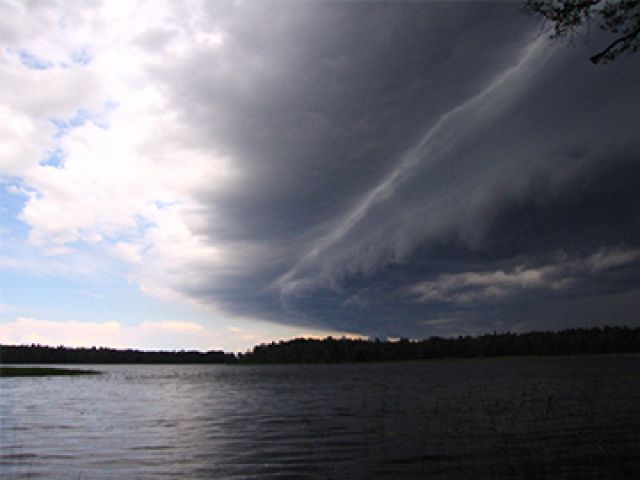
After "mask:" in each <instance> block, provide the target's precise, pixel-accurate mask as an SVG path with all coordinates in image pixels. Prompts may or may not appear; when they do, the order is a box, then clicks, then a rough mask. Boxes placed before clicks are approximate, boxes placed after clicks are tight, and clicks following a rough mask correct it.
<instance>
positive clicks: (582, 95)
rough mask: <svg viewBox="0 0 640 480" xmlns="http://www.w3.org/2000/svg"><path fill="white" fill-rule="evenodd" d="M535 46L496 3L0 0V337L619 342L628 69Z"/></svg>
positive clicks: (632, 185)
mask: <svg viewBox="0 0 640 480" xmlns="http://www.w3.org/2000/svg"><path fill="white" fill-rule="evenodd" d="M547 27H548V26H547ZM545 28H546V27H545V25H544V24H542V23H541V20H540V19H539V18H536V17H534V16H531V15H527V14H525V13H524V12H523V11H522V4H521V3H520V2H487V3H485V2H469V3H465V2H428V1H427V2H389V3H387V2H320V1H295V2H294V1H290V2H285V1H260V2H250V1H235V2H224V1H219V2H206V1H205V2H197V1H184V2H162V1H156V0H154V1H147V2H145V1H141V2H129V1H104V2H101V1H99V0H95V1H86V2H75V1H74V2H71V1H70V2H67V1H64V2H58V3H56V2H22V1H0V84H1V85H2V88H1V89H0V343H5V344H21V343H41V344H48V345H69V346H93V345H97V346H111V347H120V348H122V347H134V348H142V349H200V350H211V349H224V350H227V351H244V350H246V349H248V348H250V347H251V346H253V345H254V344H257V343H262V342H270V341H273V340H278V339H286V338H292V337H296V336H325V335H336V336H341V335H347V336H361V337H367V338H373V337H377V338H398V337H406V338H416V339H417V338H426V337H430V336H435V335H438V336H453V335H455V336H457V335H475V334H480V333H486V332H493V331H501V332H502V331H529V330H546V329H562V328H569V327H588V326H599V325H605V324H609V325H614V324H615V325H621V324H626V325H634V326H638V325H640V318H639V317H638V312H640V188H639V187H638V185H640V135H639V132H640V56H639V55H638V54H636V56H633V55H623V56H622V57H620V58H619V59H618V60H616V61H615V62H613V63H611V64H608V65H599V66H594V65H592V64H591V63H590V62H589V56H590V55H591V54H593V53H594V52H595V51H597V50H598V47H599V46H600V47H601V46H604V45H606V43H607V40H608V39H607V38H606V37H604V36H603V34H601V33H599V32H598V31H596V30H595V29H592V30H591V31H590V32H585V33H584V35H582V34H580V35H578V36H577V37H576V38H575V39H574V41H573V42H570V43H569V44H567V43H563V42H559V41H554V40H550V39H549V38H548V32H547V31H546V30H545Z"/></svg>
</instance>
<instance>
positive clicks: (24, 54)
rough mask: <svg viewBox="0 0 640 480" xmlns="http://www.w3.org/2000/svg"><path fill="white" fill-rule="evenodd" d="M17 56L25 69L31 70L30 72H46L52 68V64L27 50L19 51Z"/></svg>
mask: <svg viewBox="0 0 640 480" xmlns="http://www.w3.org/2000/svg"><path fill="white" fill-rule="evenodd" d="M18 56H19V57H20V61H21V62H22V64H23V65H24V66H25V67H27V68H31V69H32V70H47V69H49V68H51V67H53V63H51V62H50V61H48V60H45V59H43V58H40V57H38V56H37V55H35V54H33V53H31V52H30V51H28V50H24V49H23V50H20V51H19V52H18Z"/></svg>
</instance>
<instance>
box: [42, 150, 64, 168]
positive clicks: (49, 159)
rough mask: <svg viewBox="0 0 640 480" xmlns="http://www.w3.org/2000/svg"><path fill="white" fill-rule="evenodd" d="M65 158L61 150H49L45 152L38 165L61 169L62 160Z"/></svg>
mask: <svg viewBox="0 0 640 480" xmlns="http://www.w3.org/2000/svg"><path fill="white" fill-rule="evenodd" d="M66 156H67V153H66V152H65V151H64V150H62V149H61V148H56V149H54V150H50V151H48V152H47V155H46V156H45V158H44V159H42V160H41V161H40V165H42V166H49V167H55V168H62V167H63V166H64V159H65V157H66Z"/></svg>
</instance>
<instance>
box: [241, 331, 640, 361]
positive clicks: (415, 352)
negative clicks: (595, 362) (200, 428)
mask: <svg viewBox="0 0 640 480" xmlns="http://www.w3.org/2000/svg"><path fill="white" fill-rule="evenodd" d="M636 352H640V328H629V327H626V326H625V327H604V328H575V329H567V330H561V331H558V332H551V331H544V332H529V333H492V334H486V335H480V336H477V337H471V336H464V337H463V336H459V337H456V338H442V337H431V338H429V339H426V340H419V341H415V340H408V339H401V340H399V341H395V342H389V341H380V340H374V341H369V340H352V339H346V338H339V339H336V338H332V337H328V338H325V339H324V340H313V339H295V340H289V341H282V342H278V343H271V344H264V345H258V346H256V347H254V348H253V350H252V351H251V352H249V353H247V354H244V355H243V354H241V355H239V360H240V362H242V363H343V362H380V361H398V360H429V359H438V358H474V357H504V356H521V355H578V354H608V353H636Z"/></svg>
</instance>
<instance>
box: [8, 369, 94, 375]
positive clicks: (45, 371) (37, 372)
mask: <svg viewBox="0 0 640 480" xmlns="http://www.w3.org/2000/svg"><path fill="white" fill-rule="evenodd" d="M98 373H99V372H96V371H94V370H78V369H72V368H49V367H0V377H42V376H50V375H97V374H98Z"/></svg>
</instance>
